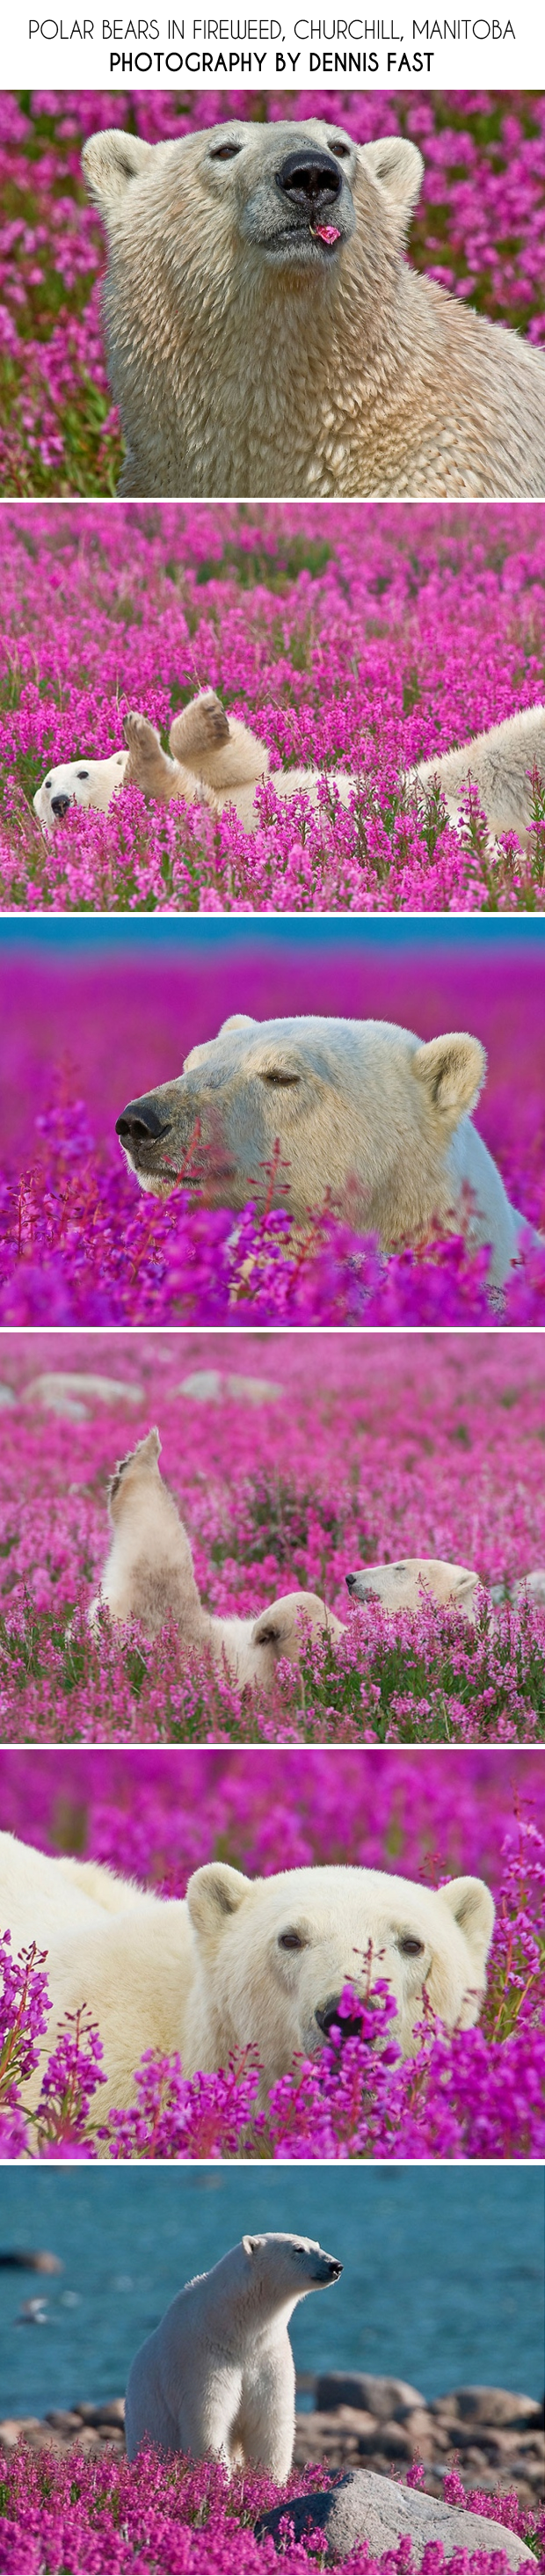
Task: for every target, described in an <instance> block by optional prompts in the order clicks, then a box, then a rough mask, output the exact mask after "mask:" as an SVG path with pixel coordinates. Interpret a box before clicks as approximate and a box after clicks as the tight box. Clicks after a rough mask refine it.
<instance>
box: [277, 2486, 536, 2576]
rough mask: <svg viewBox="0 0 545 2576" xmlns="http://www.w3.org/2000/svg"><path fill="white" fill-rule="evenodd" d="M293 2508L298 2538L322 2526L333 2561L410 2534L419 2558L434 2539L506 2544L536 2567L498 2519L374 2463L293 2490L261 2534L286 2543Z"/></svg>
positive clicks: (511, 2559) (465, 2545)
mask: <svg viewBox="0 0 545 2576" xmlns="http://www.w3.org/2000/svg"><path fill="white" fill-rule="evenodd" d="M286 2514H289V2517H290V2521H291V2522H292V2523H293V2526H294V2531H295V2538H296V2540H302V2539H303V2537H304V2534H305V2532H306V2531H309V2530H310V2531H323V2532H324V2534H325V2539H326V2546H327V2562H328V2564H329V2566H333V2567H335V2566H338V2565H339V2564H340V2563H341V2562H342V2560H343V2558H348V2557H349V2556H350V2551H351V2550H352V2549H356V2548H357V2546H358V2542H360V2541H362V2540H366V2541H367V2543H368V2546H369V2548H370V2549H372V2551H373V2555H374V2557H375V2558H381V2557H382V2556H383V2555H384V2552H385V2550H387V2549H396V2548H397V2547H398V2544H399V2541H400V2540H403V2539H405V2538H406V2536H407V2534H409V2536H410V2538H411V2540H412V2542H413V2548H414V2553H415V2557H416V2561H417V2564H418V2560H419V2558H420V2557H421V2554H422V2550H423V2549H424V2548H425V2546H426V2543H427V2542H428V2541H430V2540H433V2541H442V2543H443V2548H444V2550H445V2555H446V2556H449V2555H450V2554H451V2552H452V2550H453V2549H467V2550H477V2549H482V2550H497V2549H504V2550H505V2555H506V2558H507V2563H508V2566H509V2567H530V2566H533V2567H535V2558H534V2557H533V2554H532V2551H531V2549H527V2547H526V2542H525V2541H524V2540H517V2538H516V2534H515V2532H514V2531H509V2530H508V2529H507V2526H506V2525H505V2524H504V2523H502V2524H501V2525H498V2523H497V2522H493V2521H492V2520H491V2518H490V2517H489V2515H488V2514H480V2513H468V2512H466V2509H465V2506H464V2505H448V2504H444V2503H443V2501H442V2499H441V2497H438V2496H428V2495H422V2493H421V2492H419V2491H418V2489H417V2488H415V2487H401V2486H396V2485H395V2484H394V2482H393V2480H391V2479H390V2478H377V2477H376V2475H375V2473H374V2471H373V2470H372V2469H347V2470H346V2472H345V2475H344V2477H342V2478H340V2479H339V2482H338V2485H337V2486H334V2487H330V2488H328V2490H327V2492H324V2493H322V2492H320V2493H319V2494H318V2495H316V2494H313V2495H308V2496H290V2499H289V2502H288V2501H286V2502H285V2503H284V2504H280V2505H275V2506H274V2510H273V2512H272V2513H264V2514H260V2516H259V2521H258V2522H256V2525H255V2537H256V2540H262V2539H263V2538H264V2536H265V2534H266V2532H271V2534H272V2538H273V2540H278V2542H279V2546H281V2536H280V2525H281V2523H282V2520H283V2517H285V2515H286Z"/></svg>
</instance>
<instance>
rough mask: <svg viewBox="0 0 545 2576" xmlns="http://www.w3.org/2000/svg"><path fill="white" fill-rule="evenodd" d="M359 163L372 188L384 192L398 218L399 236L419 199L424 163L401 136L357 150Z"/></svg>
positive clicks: (416, 151)
mask: <svg viewBox="0 0 545 2576" xmlns="http://www.w3.org/2000/svg"><path fill="white" fill-rule="evenodd" d="M359 160H360V161H361V163H362V166H363V169H364V170H366V171H367V172H368V176H369V178H370V179H373V180H374V183H375V186H376V187H378V188H383V189H384V194H385V196H386V197H387V198H388V203H389V205H390V206H391V208H392V210H395V211H396V212H397V214H398V216H399V217H400V218H401V222H400V225H399V229H400V232H401V234H402V235H403V234H404V233H405V231H406V229H407V225H408V223H409V220H410V216H411V215H412V211H413V206H415V205H416V202H417V198H418V197H419V196H420V189H421V186H422V179H423V175H424V163H423V160H422V153H421V152H419V150H418V145H417V144H416V143H409V142H408V140H407V137H406V136H405V135H402V134H387V135H385V136H384V138H383V140H382V142H378V143H364V144H362V145H361V146H360V151H359Z"/></svg>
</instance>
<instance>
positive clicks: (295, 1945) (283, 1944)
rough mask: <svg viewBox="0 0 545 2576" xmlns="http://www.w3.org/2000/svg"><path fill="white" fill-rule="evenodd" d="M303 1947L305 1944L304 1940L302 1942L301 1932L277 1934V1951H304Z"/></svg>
mask: <svg viewBox="0 0 545 2576" xmlns="http://www.w3.org/2000/svg"><path fill="white" fill-rule="evenodd" d="M305 1946H306V1945H305V1942H304V1940H303V1935H302V1933H301V1932H280V1933H279V1936H278V1948H279V1950H304V1949H305Z"/></svg>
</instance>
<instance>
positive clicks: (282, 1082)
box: [259, 1067, 300, 1091]
mask: <svg viewBox="0 0 545 2576" xmlns="http://www.w3.org/2000/svg"><path fill="white" fill-rule="evenodd" d="M259 1079H260V1082H270V1083H275V1084H276V1087H277V1090H282V1091H288V1090H289V1088H290V1086H291V1085H295V1083H297V1082H299V1081H300V1075H299V1074H298V1073H281V1072H280V1069H279V1068H276V1067H273V1068H272V1069H271V1072H270V1073H261V1074H260V1076H259Z"/></svg>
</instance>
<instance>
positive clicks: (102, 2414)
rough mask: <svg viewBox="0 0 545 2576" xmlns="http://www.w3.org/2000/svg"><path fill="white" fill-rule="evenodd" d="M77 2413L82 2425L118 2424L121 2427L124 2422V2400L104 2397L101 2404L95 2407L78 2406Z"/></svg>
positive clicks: (122, 2398)
mask: <svg viewBox="0 0 545 2576" xmlns="http://www.w3.org/2000/svg"><path fill="white" fill-rule="evenodd" d="M77 2413H78V2416H79V2418H80V2422H81V2423H82V2424H120V2425H121V2426H123V2424H124V2422H125V2399H124V2397H105V2398H103V2400H102V2404H101V2403H100V2401H99V2402H98V2403H97V2405H96V2406H87V2405H85V2406H78V2408H77Z"/></svg>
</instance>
